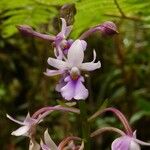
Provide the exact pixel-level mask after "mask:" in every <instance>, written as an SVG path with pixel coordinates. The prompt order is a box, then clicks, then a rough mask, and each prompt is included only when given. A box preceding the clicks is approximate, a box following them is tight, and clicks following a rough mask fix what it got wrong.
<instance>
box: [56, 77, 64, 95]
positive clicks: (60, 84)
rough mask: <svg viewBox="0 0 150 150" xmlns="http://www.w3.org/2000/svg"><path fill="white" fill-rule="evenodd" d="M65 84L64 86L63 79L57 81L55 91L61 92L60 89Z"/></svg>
mask: <svg viewBox="0 0 150 150" xmlns="http://www.w3.org/2000/svg"><path fill="white" fill-rule="evenodd" d="M65 84H66V82H65V81H64V77H62V78H61V79H60V80H59V82H58V84H57V85H56V88H55V89H56V91H57V92H60V91H61V88H62V87H64V86H65Z"/></svg>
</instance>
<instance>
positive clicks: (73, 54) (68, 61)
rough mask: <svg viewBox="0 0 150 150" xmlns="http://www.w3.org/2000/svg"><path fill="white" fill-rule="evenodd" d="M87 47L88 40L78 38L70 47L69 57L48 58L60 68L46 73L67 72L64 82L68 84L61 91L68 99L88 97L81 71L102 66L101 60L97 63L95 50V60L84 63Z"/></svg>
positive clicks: (50, 63)
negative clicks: (61, 58) (62, 58)
mask: <svg viewBox="0 0 150 150" xmlns="http://www.w3.org/2000/svg"><path fill="white" fill-rule="evenodd" d="M85 49H86V42H83V41H82V40H76V41H75V42H73V44H72V45H71V47H70V48H69V50H68V54H67V58H65V57H64V61H63V60H59V59H54V58H51V57H49V58H48V61H47V62H48V64H49V65H51V66H53V67H55V68H57V69H58V70H50V69H47V70H46V73H45V75H47V76H54V75H58V74H65V77H64V82H65V83H66V84H65V85H64V86H63V87H62V88H61V89H60V92H61V94H62V96H63V97H64V98H65V99H66V100H71V99H72V98H74V99H77V100H78V99H86V98H87V97H88V90H87V89H86V88H85V86H84V85H83V84H82V82H84V78H83V76H82V75H81V71H82V70H83V71H93V70H95V69H98V68H100V67H101V64H100V61H98V62H97V63H95V59H96V53H95V51H93V54H94V58H93V61H91V62H87V63H83V60H84V50H85Z"/></svg>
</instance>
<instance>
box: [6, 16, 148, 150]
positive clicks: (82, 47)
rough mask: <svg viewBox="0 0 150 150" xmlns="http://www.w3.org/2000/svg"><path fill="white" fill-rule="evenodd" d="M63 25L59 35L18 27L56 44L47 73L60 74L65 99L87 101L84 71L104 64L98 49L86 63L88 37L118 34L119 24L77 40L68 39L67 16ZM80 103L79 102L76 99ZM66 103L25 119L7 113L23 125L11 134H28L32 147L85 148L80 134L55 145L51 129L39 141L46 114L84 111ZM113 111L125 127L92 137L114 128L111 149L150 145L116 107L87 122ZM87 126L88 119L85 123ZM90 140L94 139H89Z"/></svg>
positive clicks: (137, 149)
mask: <svg viewBox="0 0 150 150" xmlns="http://www.w3.org/2000/svg"><path fill="white" fill-rule="evenodd" d="M61 21H62V28H61V31H60V32H59V33H58V34H57V35H45V34H41V33H38V32H36V31H34V30H33V29H32V28H31V27H29V26H18V29H19V30H20V31H21V32H22V33H23V34H26V35H29V36H34V37H38V38H41V39H44V40H48V41H50V42H51V43H52V44H53V45H54V57H49V58H48V60H47V62H48V64H49V65H50V67H53V68H54V69H50V68H47V69H46V72H44V74H45V75H47V76H55V75H60V79H59V81H58V83H57V85H56V91H58V92H60V93H61V95H62V97H63V98H64V99H65V100H69V101H71V100H73V99H75V100H85V99H86V98H87V97H88V95H89V92H88V89H87V88H86V86H85V83H84V82H85V78H84V76H85V72H86V71H94V70H96V69H99V68H100V67H101V63H100V61H96V52H95V50H93V60H92V61H90V62H84V57H85V51H86V48H87V43H86V41H85V38H86V37H88V36H89V35H90V34H92V33H93V32H96V31H101V32H102V33H103V34H107V35H112V34H115V33H117V30H116V26H115V24H114V23H112V22H109V21H107V22H105V23H103V24H101V25H98V26H95V27H92V28H90V29H89V30H87V31H86V32H84V33H83V34H82V35H81V36H80V37H79V38H78V39H75V40H73V39H68V36H69V34H70V32H71V29H72V26H67V24H66V21H65V19H63V18H61ZM76 102H78V101H76ZM81 109H82V108H80V110H79V109H78V108H75V107H72V106H70V104H69V105H68V104H66V105H65V106H61V105H57V106H47V107H43V108H41V109H39V110H38V111H36V112H35V113H34V114H33V115H32V116H30V114H29V113H28V114H27V116H26V118H25V119H24V121H18V120H16V119H14V118H12V117H11V116H9V115H7V118H9V119H10V120H11V121H13V122H15V123H17V124H19V125H21V127H20V128H19V129H17V130H15V131H13V132H12V133H11V134H12V135H14V136H26V137H28V138H29V139H30V144H29V150H40V149H42V150H83V149H85V150H86V147H85V145H86V142H87V141H86V140H85V139H82V138H80V137H77V136H69V137H67V138H64V139H63V140H62V141H61V142H60V143H59V144H56V143H55V142H54V141H53V140H52V138H51V137H50V135H49V133H48V129H47V130H46V131H45V132H44V135H43V136H41V139H40V140H39V141H37V140H36V138H35V136H36V128H37V126H38V124H40V123H41V122H42V121H43V120H44V118H45V117H46V116H48V115H49V114H51V113H52V112H53V111H63V112H72V113H75V114H77V115H80V114H81V112H82V110H81ZM108 111H110V112H112V113H114V114H115V116H116V117H117V118H118V119H119V120H120V122H121V123H122V125H123V126H124V130H123V131H122V130H120V129H118V128H115V127H103V128H100V129H98V130H96V131H94V132H92V133H90V135H89V136H90V138H93V137H95V136H97V135H100V134H101V133H102V132H105V131H113V132H116V133H118V134H119V135H120V137H119V138H117V139H115V140H114V141H113V142H112V145H111V150H140V145H146V146H150V144H149V143H146V142H143V141H141V140H138V139H137V138H136V132H133V131H132V129H131V127H130V125H129V123H128V121H127V119H126V118H125V116H124V115H123V114H122V113H121V112H120V111H119V110H117V109H115V108H106V109H103V110H100V111H97V112H96V113H94V114H93V115H92V116H91V117H90V118H89V119H87V120H86V121H87V122H86V123H87V124H88V123H91V121H92V120H93V119H95V118H96V117H98V116H99V115H101V114H103V113H105V112H108ZM84 125H85V122H84ZM83 128H84V127H83ZM90 140H91V139H90Z"/></svg>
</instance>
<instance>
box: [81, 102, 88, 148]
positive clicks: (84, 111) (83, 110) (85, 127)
mask: <svg viewBox="0 0 150 150" xmlns="http://www.w3.org/2000/svg"><path fill="white" fill-rule="evenodd" d="M79 108H80V122H81V130H82V131H81V132H82V138H83V140H84V144H85V149H86V150H90V126H89V122H88V116H87V108H86V103H85V101H84V100H83V101H79Z"/></svg>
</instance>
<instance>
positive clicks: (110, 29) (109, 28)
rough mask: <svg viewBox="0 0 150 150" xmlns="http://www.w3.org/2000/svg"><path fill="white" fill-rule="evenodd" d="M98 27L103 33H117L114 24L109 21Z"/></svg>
mask: <svg viewBox="0 0 150 150" xmlns="http://www.w3.org/2000/svg"><path fill="white" fill-rule="evenodd" d="M97 28H99V29H100V30H101V31H102V33H103V34H104V35H114V34H116V33H118V31H117V27H116V25H115V24H114V23H113V22H111V21H106V22H104V23H103V24H102V25H100V26H99V27H97Z"/></svg>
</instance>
